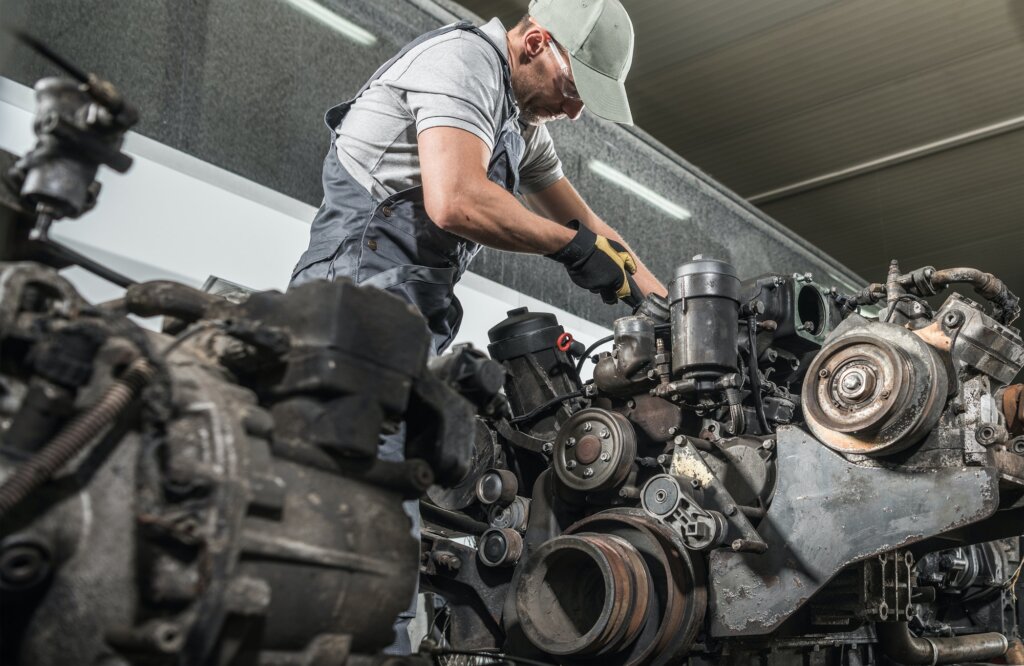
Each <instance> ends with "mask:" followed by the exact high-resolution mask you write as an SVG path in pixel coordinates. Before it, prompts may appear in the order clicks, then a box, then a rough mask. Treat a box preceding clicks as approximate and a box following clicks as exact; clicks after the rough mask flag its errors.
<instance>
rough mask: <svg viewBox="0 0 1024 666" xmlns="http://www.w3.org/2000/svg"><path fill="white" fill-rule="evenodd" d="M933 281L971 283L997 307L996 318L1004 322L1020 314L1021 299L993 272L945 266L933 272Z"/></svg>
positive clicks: (935, 282)
mask: <svg viewBox="0 0 1024 666" xmlns="http://www.w3.org/2000/svg"><path fill="white" fill-rule="evenodd" d="M931 283H932V284H933V285H934V286H936V287H945V286H948V285H951V284H969V285H971V286H972V287H973V288H974V291H976V292H978V294H980V295H981V296H983V297H984V298H985V299H987V300H988V301H989V302H990V303H992V304H993V305H994V306H995V307H996V318H997V319H999V320H1000V322H1001V323H1003V324H1010V323H1012V322H1013V320H1014V319H1016V318H1017V316H1018V315H1020V299H1019V298H1018V297H1017V295H1016V294H1014V293H1013V292H1012V291H1010V288H1009V287H1007V286H1006V283H1005V282H1003V281H1002V280H1000V279H999V278H997V277H996V276H995V275H992V274H991V273H986V272H984V271H980V270H978V269H977V268H945V269H942V270H938V271H935V273H933V274H932V276H931Z"/></svg>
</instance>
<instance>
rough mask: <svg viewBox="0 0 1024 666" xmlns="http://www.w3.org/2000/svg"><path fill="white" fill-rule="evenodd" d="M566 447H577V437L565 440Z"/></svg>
mask: <svg viewBox="0 0 1024 666" xmlns="http://www.w3.org/2000/svg"><path fill="white" fill-rule="evenodd" d="M565 445H566V446H568V447H570V448H571V447H573V446H576V438H575V437H570V438H569V439H567V440H565Z"/></svg>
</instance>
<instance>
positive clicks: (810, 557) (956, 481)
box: [709, 426, 999, 637]
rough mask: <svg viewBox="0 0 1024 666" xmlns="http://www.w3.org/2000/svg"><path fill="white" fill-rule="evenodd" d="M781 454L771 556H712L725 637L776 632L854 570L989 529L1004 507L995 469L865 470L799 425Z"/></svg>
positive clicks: (716, 611)
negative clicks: (981, 524)
mask: <svg viewBox="0 0 1024 666" xmlns="http://www.w3.org/2000/svg"><path fill="white" fill-rule="evenodd" d="M777 447H778V455H779V466H778V475H779V478H778V486H777V488H776V491H775V497H774V499H773V500H772V505H771V507H770V508H769V510H768V513H767V514H766V515H765V517H764V519H763V520H762V521H761V523H760V525H759V526H758V532H759V533H760V534H761V536H762V537H763V538H764V540H765V541H766V542H767V544H768V552H767V553H765V554H763V555H752V554H743V553H732V552H729V551H727V550H716V551H714V552H712V554H711V557H710V572H709V575H710V592H711V602H710V603H711V608H712V609H713V612H712V614H711V626H710V629H711V633H712V635H714V636H717V637H726V636H754V635H761V634H766V633H769V632H771V631H773V630H774V629H776V628H777V627H778V626H779V625H780V624H781V623H782V622H783V621H784V620H786V618H788V617H790V616H791V615H792V614H793V613H794V612H795V611H796V610H798V609H799V608H800V607H801V606H802V605H803V604H804V603H805V602H806V601H807V600H808V599H810V597H811V596H812V595H813V594H814V593H815V592H816V591H817V590H818V589H820V588H821V586H822V585H824V584H825V583H826V582H828V580H829V579H831V578H832V577H833V576H834V575H835V574H836V573H837V572H838V571H839V570H840V569H842V568H843V567H845V566H847V565H848V564H850V563H853V562H856V561H858V560H861V559H864V558H866V557H869V556H871V555H874V554H878V553H882V552H885V551H887V550H892V549H894V548H901V547H904V546H906V545H909V544H912V543H915V542H917V541H921V540H923V539H926V538H928V537H930V536H933V535H935V534H938V533H940V532H944V531H947V530H951V529H954V528H956V527H960V526H963V525H967V524H969V523H972V522H976V521H979V520H982V519H984V518H986V517H987V516H989V515H990V514H992V513H993V512H994V511H995V510H996V507H997V506H998V503H999V496H998V492H997V485H996V484H997V479H996V473H995V470H993V469H991V468H986V467H973V468H965V467H959V466H958V467H951V468H944V469H932V470H929V471H926V472H923V473H917V474H904V473H902V472H900V471H899V469H895V468H893V469H890V468H888V467H885V466H866V465H863V466H862V465H856V464H854V463H851V462H849V461H847V460H846V459H845V458H843V457H842V456H840V455H839V454H837V453H835V452H833V451H831V450H830V449H828V448H826V447H824V446H821V444H820V443H819V442H818V441H817V440H815V439H814V438H813V437H811V436H810V435H809V434H808V433H806V432H805V431H803V430H802V429H801V428H798V427H794V426H787V427H784V428H781V429H780V430H779V432H778V444H777ZM936 489H941V490H940V491H936ZM838 534H842V535H843V537H842V538H837V537H836V535H838Z"/></svg>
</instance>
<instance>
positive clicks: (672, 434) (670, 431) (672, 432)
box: [668, 426, 679, 437]
mask: <svg viewBox="0 0 1024 666" xmlns="http://www.w3.org/2000/svg"><path fill="white" fill-rule="evenodd" d="M677 432H679V428H677V427H675V426H672V427H671V428H669V429H668V434H669V436H670V437H671V436H674V435H675V434H676V433H677Z"/></svg>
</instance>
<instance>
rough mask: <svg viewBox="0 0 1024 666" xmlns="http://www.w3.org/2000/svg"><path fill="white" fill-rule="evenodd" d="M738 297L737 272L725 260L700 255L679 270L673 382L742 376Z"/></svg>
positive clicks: (674, 286) (672, 295)
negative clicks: (738, 348)
mask: <svg viewBox="0 0 1024 666" xmlns="http://www.w3.org/2000/svg"><path fill="white" fill-rule="evenodd" d="M739 292H740V280H739V278H738V277H737V276H736V269H735V268H733V267H732V265H731V264H728V263H726V262H724V261H718V260H717V259H704V258H703V257H701V256H700V255H698V256H696V257H694V258H693V261H689V262H687V263H685V264H683V265H682V266H679V267H678V268H677V269H676V273H675V278H674V279H673V280H672V282H671V283H670V284H669V302H670V307H671V317H672V374H673V376H674V377H676V378H677V379H678V378H704V377H716V376H718V375H722V374H725V373H729V372H736V371H737V363H736V353H737V351H736V339H737V332H738V320H739V306H740V304H739Z"/></svg>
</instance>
